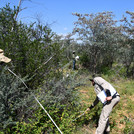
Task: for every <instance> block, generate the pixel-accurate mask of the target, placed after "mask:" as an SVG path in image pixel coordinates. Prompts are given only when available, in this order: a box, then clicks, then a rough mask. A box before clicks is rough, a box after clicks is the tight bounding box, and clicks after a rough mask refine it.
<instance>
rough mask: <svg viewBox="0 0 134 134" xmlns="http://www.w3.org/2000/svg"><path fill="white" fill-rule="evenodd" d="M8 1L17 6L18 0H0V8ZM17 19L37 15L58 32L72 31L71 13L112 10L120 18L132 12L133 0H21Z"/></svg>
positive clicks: (32, 19)
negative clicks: (20, 10)
mask: <svg viewBox="0 0 134 134" xmlns="http://www.w3.org/2000/svg"><path fill="white" fill-rule="evenodd" d="M6 3H10V5H11V7H13V5H15V6H17V5H18V3H19V0H0V8H1V7H3V6H5V5H6ZM25 7H26V8H27V9H25V10H23V11H22V12H20V14H19V16H18V19H19V20H21V21H23V22H24V23H27V24H28V23H30V22H34V21H35V20H36V18H37V16H38V18H40V20H41V22H42V23H44V24H46V23H48V24H51V25H50V27H51V28H52V30H53V31H54V32H56V33H58V34H67V33H70V32H72V30H73V28H74V24H73V23H74V22H75V21H76V20H77V17H75V16H73V15H72V13H74V12H77V13H83V14H84V13H89V14H90V13H97V12H103V11H112V12H113V13H114V14H115V16H116V18H115V19H118V20H119V19H121V18H122V15H123V14H124V15H126V14H125V12H126V11H127V10H128V11H132V12H134V0H23V2H22V5H21V8H25Z"/></svg>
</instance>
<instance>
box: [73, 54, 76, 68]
mask: <svg viewBox="0 0 134 134" xmlns="http://www.w3.org/2000/svg"><path fill="white" fill-rule="evenodd" d="M75 64H76V59H75V51H73V70H75V69H76V67H75Z"/></svg>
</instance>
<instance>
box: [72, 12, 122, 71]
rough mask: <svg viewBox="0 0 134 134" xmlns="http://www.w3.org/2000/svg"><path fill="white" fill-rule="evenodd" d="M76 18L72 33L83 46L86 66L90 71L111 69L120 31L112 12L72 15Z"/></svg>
mask: <svg viewBox="0 0 134 134" xmlns="http://www.w3.org/2000/svg"><path fill="white" fill-rule="evenodd" d="M73 15H75V16H77V17H78V21H76V22H75V23H74V25H75V28H74V30H73V32H74V33H78V37H79V39H81V40H82V41H83V42H84V44H85V49H84V50H83V51H84V52H83V54H84V55H86V56H88V58H87V59H89V61H87V62H89V63H88V66H89V68H90V70H91V71H93V72H97V71H101V69H102V68H104V67H111V66H112V64H113V62H114V61H115V59H116V54H117V48H118V38H119V35H120V29H119V28H118V27H117V25H116V23H117V21H116V20H113V17H114V15H113V13H112V12H102V13H97V14H95V15H94V14H78V13H75V14H73Z"/></svg>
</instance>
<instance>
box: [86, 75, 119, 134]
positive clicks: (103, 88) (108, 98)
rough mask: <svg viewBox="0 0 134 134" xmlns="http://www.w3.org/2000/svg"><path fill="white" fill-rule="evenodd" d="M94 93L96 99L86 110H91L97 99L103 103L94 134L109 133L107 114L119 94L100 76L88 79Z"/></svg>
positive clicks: (115, 102) (117, 100)
mask: <svg viewBox="0 0 134 134" xmlns="http://www.w3.org/2000/svg"><path fill="white" fill-rule="evenodd" d="M90 81H91V82H92V85H93V86H94V90H95V93H96V95H97V96H96V99H95V101H94V102H93V103H92V105H91V106H90V107H89V108H87V110H86V111H89V110H91V109H92V108H94V106H96V105H97V104H98V102H99V101H101V102H102V103H103V108H102V111H101V115H100V118H99V122H98V127H97V129H96V132H95V134H103V133H107V134H109V133H110V125H109V115H110V113H111V112H112V109H113V107H114V106H115V105H116V104H117V103H118V102H119V101H120V95H119V94H118V93H117V91H116V90H115V89H114V88H113V86H112V85H111V84H110V83H109V82H107V81H106V80H104V79H103V78H102V77H94V78H93V79H90Z"/></svg>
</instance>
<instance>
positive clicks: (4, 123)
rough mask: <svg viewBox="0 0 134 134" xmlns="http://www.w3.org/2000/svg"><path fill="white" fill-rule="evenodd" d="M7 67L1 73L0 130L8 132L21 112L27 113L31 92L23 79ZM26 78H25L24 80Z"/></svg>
mask: <svg viewBox="0 0 134 134" xmlns="http://www.w3.org/2000/svg"><path fill="white" fill-rule="evenodd" d="M5 69H6V68H5ZM5 69H3V70H2V72H1V73H0V76H1V77H0V130H1V131H4V132H8V129H9V128H12V127H13V126H15V124H16V122H17V121H18V119H19V118H20V117H21V114H23V113H24V111H25V113H26V109H27V107H26V106H27V104H28V102H29V99H28V98H29V97H28V96H29V93H28V92H26V89H25V87H23V85H22V83H21V81H20V80H18V79H16V78H15V77H14V76H12V75H11V74H10V73H9V72H8V71H7V70H5ZM25 79H26V78H23V80H24V81H25ZM26 98H27V99H26Z"/></svg>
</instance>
